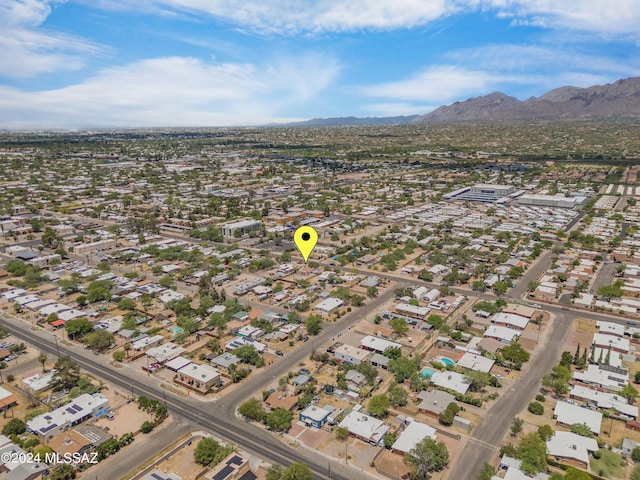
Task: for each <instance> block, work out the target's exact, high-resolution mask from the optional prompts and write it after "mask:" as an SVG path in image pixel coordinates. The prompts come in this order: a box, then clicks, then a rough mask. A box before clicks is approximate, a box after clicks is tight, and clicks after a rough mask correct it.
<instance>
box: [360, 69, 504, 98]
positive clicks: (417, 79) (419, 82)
mask: <svg viewBox="0 0 640 480" xmlns="http://www.w3.org/2000/svg"><path fill="white" fill-rule="evenodd" d="M493 81H494V79H493V77H492V75H491V74H489V73H487V72H484V71H480V70H477V71H476V70H469V69H466V68H462V67H456V66H451V65H437V66H432V67H429V68H427V69H425V70H423V71H421V72H419V73H417V74H415V75H412V76H411V77H409V78H407V79H405V80H400V81H397V82H389V83H382V84H378V85H373V86H370V87H366V88H364V89H362V93H364V94H365V95H367V96H370V97H379V98H390V99H394V100H396V101H405V102H407V101H408V102H420V103H425V104H434V103H436V104H438V103H441V102H447V101H451V100H457V99H460V98H461V97H462V96H464V95H467V94H472V93H474V92H478V91H481V92H482V91H486V90H487V89H488V88H490V85H491V84H492V83H493Z"/></svg>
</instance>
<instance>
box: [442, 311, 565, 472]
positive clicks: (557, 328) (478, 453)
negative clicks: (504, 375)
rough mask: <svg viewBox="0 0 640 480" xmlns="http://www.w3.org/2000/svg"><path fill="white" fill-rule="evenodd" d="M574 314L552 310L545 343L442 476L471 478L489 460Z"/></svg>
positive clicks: (556, 350) (554, 359)
mask: <svg viewBox="0 0 640 480" xmlns="http://www.w3.org/2000/svg"><path fill="white" fill-rule="evenodd" d="M575 317H576V316H575V315H573V314H571V313H568V312H562V311H561V313H558V314H556V318H555V321H554V323H553V326H552V328H553V330H552V331H551V332H548V333H547V335H546V338H547V343H546V344H545V345H541V346H540V347H538V349H537V350H536V354H535V355H534V356H533V357H532V358H531V361H530V362H529V363H528V364H527V367H526V368H527V371H526V373H525V374H524V375H522V377H521V379H520V380H519V381H518V382H517V383H515V384H513V385H512V386H511V388H510V389H509V390H508V391H506V392H501V393H502V397H501V398H500V400H498V402H497V403H496V404H495V405H494V406H493V407H492V408H491V409H490V410H489V411H488V412H487V413H486V415H485V416H484V417H483V418H482V420H481V421H480V424H479V425H478V426H477V427H476V429H475V430H474V431H473V434H472V435H471V439H470V440H469V443H467V445H466V446H465V448H464V450H463V451H462V453H461V454H460V458H461V459H464V460H461V461H458V462H456V464H455V465H454V466H453V468H452V469H451V470H449V471H448V474H447V477H446V478H448V479H451V480H458V479H465V480H466V479H469V480H472V479H475V478H477V477H478V475H479V474H480V470H481V469H482V465H483V463H484V462H487V461H489V460H490V459H491V457H492V456H493V455H494V454H495V453H496V451H497V450H498V449H499V446H500V444H501V443H502V440H503V438H504V437H505V436H506V435H507V433H508V431H509V428H510V426H511V422H512V421H513V418H514V417H516V416H517V415H518V414H519V413H520V412H521V411H522V410H523V409H524V408H525V406H526V405H527V404H528V403H529V401H530V400H531V395H532V394H533V393H534V392H535V391H537V390H538V388H540V380H541V379H542V376H543V375H544V374H545V373H547V372H549V371H550V370H551V368H552V367H553V366H554V365H555V364H556V363H557V361H558V359H559V358H560V354H561V353H562V352H561V350H562V346H563V344H564V341H565V338H566V337H567V335H568V333H569V330H570V328H571V322H572V320H573V319H574V318H575Z"/></svg>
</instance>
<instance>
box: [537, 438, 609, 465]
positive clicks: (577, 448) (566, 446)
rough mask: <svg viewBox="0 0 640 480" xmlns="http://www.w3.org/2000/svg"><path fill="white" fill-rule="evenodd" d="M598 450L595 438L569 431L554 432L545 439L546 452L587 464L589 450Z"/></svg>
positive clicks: (553, 455)
mask: <svg viewBox="0 0 640 480" xmlns="http://www.w3.org/2000/svg"><path fill="white" fill-rule="evenodd" d="M596 450H598V442H597V441H596V439H595V438H589V437H583V436H581V435H577V434H575V433H571V432H560V431H558V432H556V433H555V435H554V436H553V437H551V438H550V439H549V440H547V453H548V454H549V455H551V456H552V457H562V458H570V459H574V460H578V461H580V462H582V463H585V464H587V465H589V452H595V451H596Z"/></svg>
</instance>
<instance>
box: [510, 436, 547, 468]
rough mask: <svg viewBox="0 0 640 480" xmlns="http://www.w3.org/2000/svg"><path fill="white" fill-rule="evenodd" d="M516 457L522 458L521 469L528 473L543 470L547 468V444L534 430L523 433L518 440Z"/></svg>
mask: <svg viewBox="0 0 640 480" xmlns="http://www.w3.org/2000/svg"><path fill="white" fill-rule="evenodd" d="M516 458H518V459H519V460H522V466H521V468H520V469H521V470H522V471H523V472H524V473H526V474H528V475H535V474H536V473H540V472H544V471H545V469H546V468H547V444H546V443H545V442H544V441H543V440H542V439H541V438H540V437H539V436H538V434H537V433H536V432H534V433H529V434H527V435H525V436H524V437H523V439H522V441H521V442H520V446H519V447H518V451H517V453H516Z"/></svg>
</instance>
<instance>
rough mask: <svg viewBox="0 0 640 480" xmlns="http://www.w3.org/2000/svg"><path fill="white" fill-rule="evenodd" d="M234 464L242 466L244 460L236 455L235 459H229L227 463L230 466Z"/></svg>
mask: <svg viewBox="0 0 640 480" xmlns="http://www.w3.org/2000/svg"><path fill="white" fill-rule="evenodd" d="M231 463H232V464H234V465H241V464H242V458H241V457H239V456H238V455H234V456H233V457H231V458H230V459H229V461H228V462H227V465H229V464H231Z"/></svg>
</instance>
